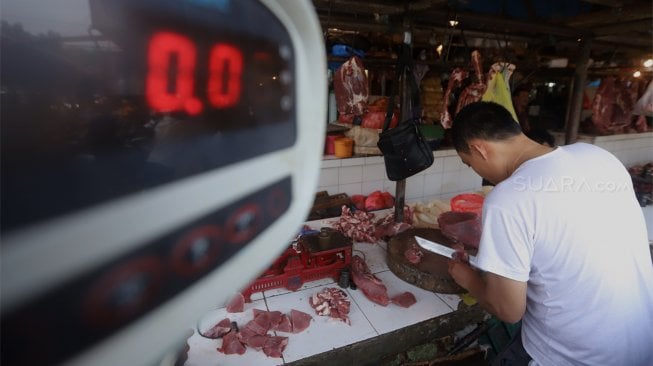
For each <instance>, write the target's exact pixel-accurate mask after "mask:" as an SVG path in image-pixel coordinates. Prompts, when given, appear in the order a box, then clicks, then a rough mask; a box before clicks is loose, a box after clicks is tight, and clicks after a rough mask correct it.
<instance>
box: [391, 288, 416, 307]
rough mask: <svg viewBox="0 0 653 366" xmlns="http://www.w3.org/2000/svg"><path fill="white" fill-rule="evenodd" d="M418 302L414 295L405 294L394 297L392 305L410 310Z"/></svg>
mask: <svg viewBox="0 0 653 366" xmlns="http://www.w3.org/2000/svg"><path fill="white" fill-rule="evenodd" d="M416 302H417V299H416V298H415V295H413V294H412V293H411V292H408V291H406V292H404V293H402V294H399V295H397V296H394V297H393V298H392V303H393V304H397V305H399V306H401V307H404V308H409V307H411V306H413V305H414V304H415V303H416Z"/></svg>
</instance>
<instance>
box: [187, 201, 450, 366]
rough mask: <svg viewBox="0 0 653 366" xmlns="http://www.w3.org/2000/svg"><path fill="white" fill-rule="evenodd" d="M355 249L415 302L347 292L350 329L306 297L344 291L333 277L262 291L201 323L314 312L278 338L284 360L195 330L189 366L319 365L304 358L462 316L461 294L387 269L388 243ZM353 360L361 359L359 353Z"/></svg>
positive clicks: (392, 288)
mask: <svg viewBox="0 0 653 366" xmlns="http://www.w3.org/2000/svg"><path fill="white" fill-rule="evenodd" d="M388 212H389V211H388ZM332 220H333V219H327V220H316V221H311V222H309V223H308V225H309V226H310V227H311V228H313V229H319V228H320V227H322V226H330V225H331V221H332ZM353 250H354V252H353V254H354V255H360V256H362V257H364V259H365V261H366V263H367V264H368V266H369V268H370V271H371V272H372V273H374V274H375V275H376V276H377V277H378V278H379V279H381V280H382V281H383V283H384V284H385V286H386V287H387V289H388V295H389V296H390V297H392V296H394V295H398V294H400V293H402V292H404V291H410V292H412V293H413V294H414V295H415V298H416V299H417V303H416V304H414V305H412V306H411V307H409V308H402V307H399V306H397V305H394V304H389V305H388V306H386V307H383V306H380V305H378V304H376V303H373V302H372V301H370V300H369V299H367V298H366V297H365V295H363V293H362V292H361V291H359V290H351V289H344V291H345V292H346V293H347V295H348V296H349V298H350V300H351V308H350V313H349V318H350V320H351V325H347V324H345V323H344V322H341V321H338V320H334V319H331V318H330V317H323V316H318V315H316V314H315V311H314V310H313V309H312V308H311V307H310V305H309V302H308V299H309V298H310V297H311V296H312V295H313V294H315V293H317V292H319V291H321V290H322V289H323V288H325V287H336V288H340V287H339V286H338V284H337V283H335V282H334V281H333V280H332V279H330V278H327V279H322V280H318V281H314V282H309V283H306V284H304V285H303V286H302V287H301V288H300V289H299V290H297V291H295V292H291V291H289V290H286V289H272V290H269V291H265V292H263V293H255V294H253V295H252V302H251V303H246V304H245V311H244V312H242V313H227V311H226V309H225V308H224V307H222V306H221V307H219V308H216V309H214V310H212V311H209V312H207V313H206V314H204V315H203V316H202V317H201V318H200V320H199V323H200V324H205V323H206V324H216V323H217V322H218V321H220V320H222V319H224V318H230V319H231V320H232V321H236V322H238V324H239V325H244V324H245V323H246V322H247V321H249V320H251V319H252V318H253V315H252V309H254V308H256V309H260V310H267V311H281V312H282V313H284V314H287V313H289V312H290V310H291V309H296V310H299V311H303V312H305V313H307V314H310V315H311V316H312V317H313V320H312V321H311V324H310V326H309V327H308V328H307V329H306V330H304V331H303V332H301V333H298V334H291V333H279V334H277V335H281V336H284V337H288V345H287V347H286V349H285V351H284V352H283V357H282V358H269V357H266V356H265V354H264V353H263V352H261V351H256V350H254V349H251V348H247V351H246V352H245V354H243V355H224V354H222V353H220V352H218V351H217V350H216V349H217V348H218V347H219V346H220V345H221V343H222V340H219V339H216V340H213V339H206V338H203V337H201V336H199V335H198V334H197V331H196V332H195V333H194V334H193V335H192V336H191V337H190V338H189V339H188V344H189V346H190V351H189V353H188V360H187V361H186V363H185V365H186V366H206V365H216V366H217V365H220V366H228V365H242V366H250V365H257V366H264V365H283V364H289V363H294V364H319V362H318V363H314V361H306V360H309V359H310V358H311V357H315V356H319V355H325V354H327V355H328V354H329V352H331V353H333V352H336V351H338V350H344V351H343V352H345V353H346V352H347V350H346V348H347V347H348V346H352V345H356V344H361V343H365V341H367V343H369V344H371V343H373V341H374V339H377V338H379V336H384V335H388V334H391V333H392V332H395V331H398V330H401V329H409V328H410V327H411V326H417V325H418V324H419V323H423V322H425V321H428V320H431V319H435V318H440V317H442V319H443V323H446V322H448V319H446V316H447V315H451V316H453V315H455V314H456V313H457V312H458V311H457V310H456V309H457V307H458V303H459V302H460V298H459V296H458V295H449V294H437V293H433V292H430V291H426V290H423V289H421V288H419V287H416V286H414V285H411V284H409V283H407V282H405V281H403V280H401V279H399V278H398V277H397V276H395V275H394V273H392V272H391V271H390V270H389V269H388V266H387V265H386V244H385V242H382V241H381V242H378V243H374V244H371V243H354V247H353ZM456 330H459V329H456ZM443 335H444V334H443ZM395 343H396V342H395ZM397 347H400V345H397ZM386 351H387V349H386ZM341 353H342V352H341ZM354 353H355V352H354ZM382 356H383V354H379V355H378V357H379V358H380V357H382ZM347 357H350V356H347ZM351 357H354V356H353V355H352V356H351ZM355 357H360V355H357V356H355ZM367 357H370V355H367ZM334 362H336V363H333V364H340V363H338V362H337V361H334Z"/></svg>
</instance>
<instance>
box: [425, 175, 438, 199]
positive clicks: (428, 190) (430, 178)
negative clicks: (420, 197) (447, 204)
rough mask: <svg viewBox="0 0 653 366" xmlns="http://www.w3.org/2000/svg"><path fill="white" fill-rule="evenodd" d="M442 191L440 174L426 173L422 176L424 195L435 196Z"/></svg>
mask: <svg viewBox="0 0 653 366" xmlns="http://www.w3.org/2000/svg"><path fill="white" fill-rule="evenodd" d="M440 193H442V174H440V173H438V174H426V175H425V176H424V196H435V195H438V194H440Z"/></svg>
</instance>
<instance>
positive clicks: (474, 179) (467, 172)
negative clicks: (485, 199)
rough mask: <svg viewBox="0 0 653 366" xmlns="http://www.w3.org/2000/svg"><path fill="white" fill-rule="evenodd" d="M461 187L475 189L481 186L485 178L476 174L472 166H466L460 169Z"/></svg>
mask: <svg viewBox="0 0 653 366" xmlns="http://www.w3.org/2000/svg"><path fill="white" fill-rule="evenodd" d="M459 179H460V188H461V189H468V190H474V189H477V188H481V183H482V181H483V178H481V176H479V175H478V174H476V172H475V171H474V170H473V169H472V168H465V169H462V170H461V171H460V176H459Z"/></svg>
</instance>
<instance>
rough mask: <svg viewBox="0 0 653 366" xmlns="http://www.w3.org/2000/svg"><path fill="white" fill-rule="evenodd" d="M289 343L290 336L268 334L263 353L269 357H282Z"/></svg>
mask: <svg viewBox="0 0 653 366" xmlns="http://www.w3.org/2000/svg"><path fill="white" fill-rule="evenodd" d="M287 345H288V337H279V336H268V337H267V340H266V342H265V344H264V345H263V353H265V355H266V356H268V357H277V358H278V357H281V356H282V353H283V351H284V350H285V349H286V346H287Z"/></svg>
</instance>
